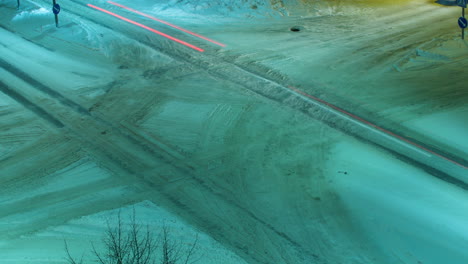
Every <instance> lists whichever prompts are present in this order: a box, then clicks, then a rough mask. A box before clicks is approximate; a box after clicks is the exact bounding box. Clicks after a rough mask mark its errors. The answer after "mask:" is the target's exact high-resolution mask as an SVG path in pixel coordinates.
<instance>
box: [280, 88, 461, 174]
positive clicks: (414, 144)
mask: <svg viewBox="0 0 468 264" xmlns="http://www.w3.org/2000/svg"><path fill="white" fill-rule="evenodd" d="M288 88H289V89H291V90H293V91H294V92H296V93H298V94H300V95H303V96H305V97H308V98H310V99H312V100H314V101H317V102H319V103H322V104H324V105H326V106H328V107H330V108H333V109H335V110H336V111H339V112H340V113H343V114H345V115H347V116H349V117H351V118H353V119H355V120H357V121H359V122H361V123H364V124H366V125H368V126H371V127H373V128H375V129H377V130H379V131H381V132H383V133H385V134H387V135H389V136H391V137H394V138H397V139H399V140H401V141H404V142H406V143H408V144H410V145H412V146H414V147H416V148H419V149H422V150H424V151H426V152H428V153H431V154H433V155H435V156H438V157H440V158H442V159H444V160H446V161H449V162H451V163H453V164H455V165H457V166H460V167H462V168H464V169H468V167H466V166H464V165H462V164H460V163H458V162H456V161H453V160H451V159H449V158H447V157H445V156H443V155H441V154H439V153H436V152H434V151H432V150H430V149H427V148H425V147H423V146H421V145H419V144H417V143H415V142H413V141H411V140H409V139H407V138H404V137H402V136H399V135H397V134H395V133H393V132H391V131H388V130H386V129H384V128H382V127H379V126H377V125H375V124H373V123H371V122H369V121H367V120H365V119H362V118H360V117H359V116H356V115H354V114H351V113H350V112H347V111H345V110H343V109H341V108H339V107H338V106H335V105H333V104H330V103H329V102H327V101H324V100H322V99H320V98H317V97H315V96H312V95H310V94H308V93H306V92H303V91H301V90H299V89H297V88H294V87H292V86H289V87H288Z"/></svg>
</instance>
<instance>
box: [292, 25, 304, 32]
mask: <svg viewBox="0 0 468 264" xmlns="http://www.w3.org/2000/svg"><path fill="white" fill-rule="evenodd" d="M290 30H291V31H292V32H299V31H301V30H302V27H300V26H294V27H292V28H290Z"/></svg>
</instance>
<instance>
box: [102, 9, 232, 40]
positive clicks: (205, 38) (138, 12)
mask: <svg viewBox="0 0 468 264" xmlns="http://www.w3.org/2000/svg"><path fill="white" fill-rule="evenodd" d="M107 2H108V3H109V4H112V5H115V6H118V7H121V8H124V9H127V10H129V11H132V12H134V13H137V14H139V15H142V16H144V17H147V18H150V19H152V20H155V21H158V22H161V23H163V24H166V25H168V26H170V27H173V28H176V29H178V30H181V31H183V32H185V33H188V34H190V35H193V36H195V37H198V38H201V39H204V40H206V41H209V42H211V43H214V44H216V45H218V46H221V47H226V45H225V44H223V43H219V42H217V41H214V40H212V39H209V38H207V37H204V36H201V35H198V34H196V33H193V32H192V31H188V30H186V29H183V28H181V27H178V26H176V25H173V24H171V23H169V22H166V21H164V20H161V19H158V18H155V17H152V16H150V15H147V14H145V13H142V12H140V11H137V10H135V9H132V8H130V7H127V6H124V5H121V4H118V3H115V2H112V1H107Z"/></svg>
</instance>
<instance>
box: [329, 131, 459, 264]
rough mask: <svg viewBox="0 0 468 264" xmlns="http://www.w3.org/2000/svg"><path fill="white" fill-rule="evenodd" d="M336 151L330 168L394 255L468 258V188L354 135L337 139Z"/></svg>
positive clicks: (430, 262) (371, 232)
mask: <svg viewBox="0 0 468 264" xmlns="http://www.w3.org/2000/svg"><path fill="white" fill-rule="evenodd" d="M332 157H333V158H332V159H331V160H330V161H329V163H328V168H329V170H330V173H332V174H334V175H335V176H334V177H333V182H334V185H335V187H336V188H337V190H338V193H339V195H340V197H341V198H342V200H343V202H344V203H345V204H346V206H347V207H348V209H349V211H350V212H351V215H352V216H353V218H354V219H356V222H357V223H359V226H360V227H361V228H362V232H364V233H367V235H368V237H369V239H370V240H371V241H374V242H375V243H376V244H377V245H379V246H380V248H381V249H382V251H383V252H384V253H386V254H387V255H388V256H389V257H390V258H396V259H399V260H400V261H401V262H404V263H425V264H440V263H451V264H462V263H466V259H468V253H467V252H466V250H465V248H464V247H462V246H460V245H465V244H466V242H467V241H468V226H467V225H466V219H467V218H468V202H467V201H468V194H467V193H466V192H464V191H463V190H461V189H458V188H457V187H455V186H453V185H451V184H448V183H446V182H443V181H441V180H439V179H437V178H435V177H432V176H430V175H428V174H426V173H425V172H424V171H422V170H419V169H417V168H415V167H413V166H411V165H408V164H405V163H403V162H401V161H399V160H397V159H395V158H393V157H392V156H391V155H389V154H388V153H384V152H383V151H376V150H375V149H373V148H371V147H370V146H367V145H364V144H362V143H358V142H355V141H354V140H353V141H347V142H341V143H339V144H337V145H336V147H335V149H334V151H333V155H332ZM337 171H341V172H343V171H346V174H344V173H338V172H337Z"/></svg>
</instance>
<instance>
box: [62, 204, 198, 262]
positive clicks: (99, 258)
mask: <svg viewBox="0 0 468 264" xmlns="http://www.w3.org/2000/svg"><path fill="white" fill-rule="evenodd" d="M170 233H171V231H170V229H169V228H168V227H167V226H166V225H164V226H163V228H162V231H161V232H160V234H159V236H158V237H155V236H154V234H153V232H152V230H150V228H149V226H148V225H146V226H142V225H140V224H138V223H137V221H136V217H135V210H133V214H132V217H131V221H130V224H128V225H124V224H123V222H122V218H121V215H120V212H119V213H118V215H117V223H116V224H115V226H112V225H111V224H110V223H109V221H108V222H107V229H106V232H105V234H104V236H103V238H102V243H103V249H98V248H97V247H95V245H94V244H92V251H91V252H92V254H93V255H94V257H95V258H96V260H95V261H94V262H97V263H99V264H193V263H195V262H197V261H198V260H199V259H194V257H195V253H196V247H197V243H198V234H197V235H196V237H195V240H194V241H193V243H192V244H191V245H190V248H187V246H184V245H183V243H182V242H181V241H178V240H175V239H173V238H172V237H171V235H170ZM65 252H66V260H67V262H68V263H69V264H83V257H81V258H80V259H79V260H77V259H75V258H74V257H72V256H71V254H70V250H69V247H68V244H67V241H66V240H65Z"/></svg>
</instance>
